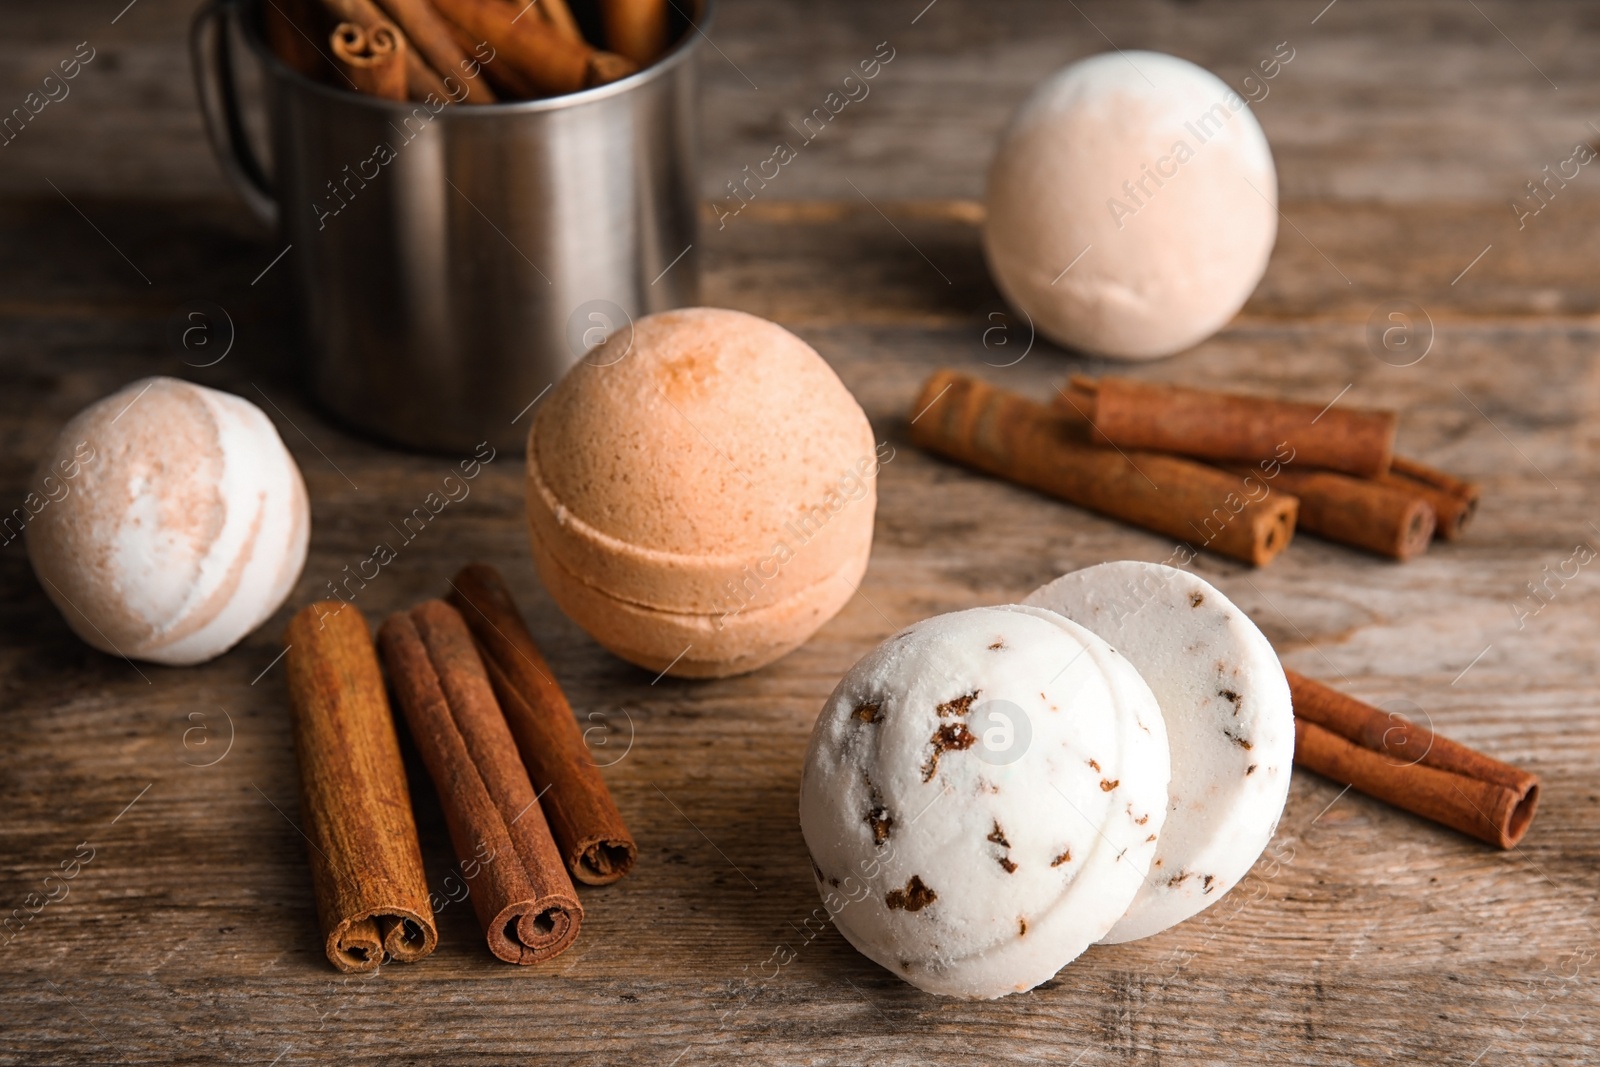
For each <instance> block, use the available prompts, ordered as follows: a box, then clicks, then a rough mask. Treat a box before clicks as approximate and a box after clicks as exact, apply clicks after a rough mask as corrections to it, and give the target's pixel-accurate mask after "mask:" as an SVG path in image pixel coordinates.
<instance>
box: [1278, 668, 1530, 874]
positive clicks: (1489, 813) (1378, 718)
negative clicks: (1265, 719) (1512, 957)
mask: <svg viewBox="0 0 1600 1067" xmlns="http://www.w3.org/2000/svg"><path fill="white" fill-rule="evenodd" d="M1284 673H1285V674H1286V675H1287V676H1288V679H1289V694H1290V696H1291V698H1292V699H1293V701H1294V714H1295V756H1294V758H1295V762H1296V763H1298V764H1300V765H1301V766H1303V767H1306V768H1307V769H1309V770H1313V771H1316V772H1317V773H1318V774H1321V775H1323V776H1324V777H1327V778H1332V779H1333V780H1334V781H1336V782H1343V783H1345V784H1346V785H1349V786H1352V787H1353V788H1355V789H1359V790H1361V792H1363V793H1366V794H1368V795H1369V796H1374V797H1377V798H1378V799H1379V800H1383V801H1386V802H1388V803H1390V804H1393V805H1394V806H1395V807H1398V808H1402V809H1404V810H1406V811H1409V812H1412V813H1413V814H1416V815H1421V816H1423V817H1424V818H1427V819H1432V820H1433V821H1434V822H1439V823H1443V824H1444V825H1446V826H1449V827H1451V828H1452V829H1456V830H1460V831H1461V832H1462V833H1464V834H1469V835H1471V836H1472V837H1476V838H1478V839H1479V840H1480V841H1487V842H1488V843H1489V844H1491V845H1498V846H1499V847H1500V848H1513V847H1515V846H1516V844H1517V842H1518V841H1521V840H1522V836H1523V834H1525V833H1527V831H1528V826H1529V824H1530V823H1532V821H1533V815H1534V811H1535V809H1536V808H1537V807H1538V804H1539V778H1538V776H1537V775H1535V774H1531V773H1529V772H1527V771H1524V770H1522V769H1520V768H1518V767H1514V766H1512V765H1511V764H1509V763H1502V762H1501V761H1500V760H1497V759H1493V758H1491V757H1489V756H1486V755H1484V754H1483V753H1481V752H1478V751H1476V750H1474V749H1471V748H1468V747H1467V746H1466V745H1463V744H1460V743H1458V742H1455V741H1451V740H1450V739H1448V738H1445V737H1441V736H1440V735H1439V734H1437V733H1434V732H1432V731H1431V730H1429V729H1428V728H1427V727H1425V726H1422V725H1420V724H1418V723H1414V722H1411V721H1409V720H1407V719H1403V718H1401V717H1400V716H1398V715H1394V714H1391V713H1389V712H1385V711H1382V710H1380V709H1378V708H1374V707H1372V706H1371V705H1370V704H1365V703H1363V702H1361V701H1359V700H1357V699H1355V698H1354V697H1351V696H1346V695H1345V694H1343V693H1340V692H1338V691H1337V690H1334V689H1331V688H1329V687H1328V686H1325V685H1323V684H1322V683H1320V682H1316V681H1313V680H1311V679H1310V678H1307V677H1305V676H1304V675H1301V674H1297V673H1295V672H1294V671H1285V672H1284Z"/></svg>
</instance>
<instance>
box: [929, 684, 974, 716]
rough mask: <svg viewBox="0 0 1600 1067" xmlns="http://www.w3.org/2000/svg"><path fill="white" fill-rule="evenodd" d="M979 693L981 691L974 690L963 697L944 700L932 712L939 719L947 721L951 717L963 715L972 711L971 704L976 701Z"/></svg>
mask: <svg viewBox="0 0 1600 1067" xmlns="http://www.w3.org/2000/svg"><path fill="white" fill-rule="evenodd" d="M979 692H981V690H976V689H975V690H973V691H972V692H970V693H968V694H967V695H966V696H964V697H956V698H955V699H954V700H946V701H945V702H944V703H943V704H940V705H939V706H938V707H937V708H935V709H934V710H935V711H937V712H938V713H939V718H941V719H948V718H949V717H950V716H952V715H965V714H967V713H968V712H969V711H971V710H972V702H973V701H974V700H977V699H978V693H979Z"/></svg>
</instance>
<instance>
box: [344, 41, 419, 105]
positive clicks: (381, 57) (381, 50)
mask: <svg viewBox="0 0 1600 1067" xmlns="http://www.w3.org/2000/svg"><path fill="white" fill-rule="evenodd" d="M329 46H330V49H331V51H332V53H333V62H334V65H335V66H336V67H338V68H339V73H340V74H342V75H344V77H345V78H347V79H349V82H350V84H351V85H353V86H355V88H356V90H357V91H358V92H363V93H366V94H368V95H369V96H378V97H383V98H384V99H386V100H404V99H406V91H407V87H406V44H405V38H403V37H401V36H400V33H399V31H398V30H396V29H395V28H394V27H393V26H390V25H377V26H373V27H371V28H370V29H369V28H363V27H361V26H358V25H356V24H355V23H353V22H341V23H339V24H338V25H337V26H335V27H334V28H333V33H332V35H331V36H330V37H329Z"/></svg>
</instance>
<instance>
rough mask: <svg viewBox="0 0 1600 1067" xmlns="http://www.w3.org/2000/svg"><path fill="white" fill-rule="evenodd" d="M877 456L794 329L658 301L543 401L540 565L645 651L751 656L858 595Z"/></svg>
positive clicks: (535, 499) (533, 483)
mask: <svg viewBox="0 0 1600 1067" xmlns="http://www.w3.org/2000/svg"><path fill="white" fill-rule="evenodd" d="M878 463H879V458H878V455H877V451H876V449H875V447H874V444H873V436H872V427H871V425H870V424H869V423H868V422H867V417H866V415H865V414H863V413H862V411H861V406H860V405H859V404H857V403H856V401H855V398H854V397H852V396H851V395H850V391H849V390H848V389H846V388H845V387H844V383H843V382H841V381H839V378H838V376H837V375H836V374H834V373H833V370H832V368H830V367H829V366H828V364H827V363H826V362H825V361H824V360H823V358H822V357H821V356H819V355H817V353H816V351H815V350H814V349H813V348H812V347H811V346H810V345H808V344H806V343H805V342H804V341H802V340H800V338H798V337H796V336H795V335H794V334H792V333H790V332H789V331H788V330H785V329H784V328H783V327H781V326H779V325H777V324H775V323H771V322H768V321H767V320H765V319H761V318H757V317H756V316H754V315H746V314H744V313H743V312H738V311H725V310H721V309H717V308H688V309H684V310H680V311H668V312H663V313H661V314H657V315H651V316H649V317H648V318H644V319H640V320H639V321H638V322H637V323H635V324H633V325H632V326H631V327H624V328H623V330H622V331H619V332H618V333H615V334H613V335H612V336H611V337H610V338H608V339H607V340H606V342H605V343H604V344H603V345H602V346H600V347H598V348H596V349H595V350H593V351H591V352H590V353H589V355H588V356H586V357H585V358H584V359H583V361H581V362H579V363H578V364H576V365H575V366H574V367H573V368H572V370H570V371H568V372H567V375H566V376H565V377H564V378H563V379H562V380H561V382H560V384H558V385H557V386H556V387H555V389H554V390H552V391H551V393H550V396H549V397H548V398H547V399H546V400H544V401H543V402H542V403H541V404H540V406H539V412H538V415H537V416H536V418H535V419H534V423H533V428H532V430H531V431H530V432H529V435H528V485H527V503H528V521H529V526H530V533H531V543H532V548H533V559H534V563H535V565H536V566H537V568H538V570H539V576H540V578H541V580H542V581H543V582H544V585H545V588H546V589H547V590H548V591H549V593H550V596H551V598H552V599H553V600H555V602H556V604H557V605H558V606H559V607H560V608H561V609H562V610H563V611H565V612H566V613H567V615H568V616H569V617H571V618H572V620H573V621H574V622H576V623H577V624H578V625H579V626H581V627H583V629H585V630H586V631H588V633H589V635H590V636H591V637H593V638H594V639H595V640H596V641H598V642H599V643H600V644H601V645H603V646H605V647H606V648H608V649H610V650H611V651H612V652H614V653H616V654H617V655H618V656H621V657H622V658H623V659H625V660H628V661H629V662H631V663H635V664H637V665H639V666H641V667H644V668H646V669H647V670H650V671H668V672H669V673H671V674H673V675H677V676H681V677H723V676H726V675H731V674H739V673H742V672H745V671H751V670H755V669H756V668H758V667H761V666H764V665H765V664H767V663H770V662H772V661H773V660H775V659H777V658H778V657H780V656H782V655H784V654H785V653H787V652H789V651H791V650H792V649H794V648H796V647H798V646H799V645H800V644H802V643H803V642H804V641H805V640H806V638H808V637H810V636H811V635H812V634H813V633H815V632H816V630H817V628H818V627H820V626H821V625H822V624H823V623H824V622H826V621H828V619H830V618H832V617H833V615H834V614H835V613H836V612H837V611H838V610H839V609H840V608H841V607H843V606H844V604H845V602H846V601H848V600H849V599H850V597H851V596H852V595H854V593H855V589H856V586H857V585H858V584H859V583H860V581H861V576H862V574H863V573H864V572H865V570H866V566H867V555H868V553H869V552H870V551H871V548H872V524H873V513H874V511H875V509H876V506H877V489H876V485H877V483H876V474H877V468H878Z"/></svg>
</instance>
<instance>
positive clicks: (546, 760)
mask: <svg viewBox="0 0 1600 1067" xmlns="http://www.w3.org/2000/svg"><path fill="white" fill-rule="evenodd" d="M450 584H451V586H452V588H453V590H454V592H452V593H451V595H450V602H451V603H452V604H453V605H455V607H456V608H457V610H459V611H460V612H461V617H462V618H463V619H465V620H466V623H467V626H468V627H469V628H470V629H471V630H472V637H473V640H474V641H475V642H476V643H477V646H478V651H479V653H480V654H481V655H482V657H483V662H484V666H485V667H486V668H487V669H488V674H489V680H490V681H491V682H492V683H493V685H494V691H495V695H496V696H497V697H499V698H500V706H501V708H502V709H504V711H505V716H506V721H507V722H508V723H509V724H510V726H511V733H512V735H513V736H514V737H515V738H516V739H517V747H518V749H519V750H520V751H521V753H522V762H523V763H524V764H526V765H527V768H528V776H529V778H531V779H532V780H533V785H534V788H535V789H536V790H538V792H539V796H540V798H541V800H540V802H541V803H542V804H543V805H544V813H545V817H546V818H548V819H549V821H550V829H551V830H552V831H553V832H554V834H555V838H556V843H557V844H558V845H559V846H560V847H561V855H562V857H563V858H564V859H565V860H566V864H567V870H568V871H569V872H571V874H572V877H573V878H575V879H577V880H578V881H580V882H583V883H584V884H586V885H607V884H609V883H611V882H615V881H616V880H617V879H619V878H621V877H622V876H623V875H625V874H627V873H628V871H629V870H631V869H632V868H633V861H634V858H635V857H636V855H637V854H638V848H637V847H636V846H635V845H634V843H633V837H632V836H631V835H630V834H629V833H628V828H627V827H626V826H625V825H624V824H623V822H622V815H621V813H620V812H618V811H617V805H616V803H615V802H614V801H613V800H612V799H611V792H610V791H609V790H608V789H606V783H605V779H603V778H601V777H600V770H599V768H598V767H596V766H595V763H594V760H593V759H592V758H591V757H590V755H589V749H588V746H586V745H585V744H584V742H583V734H582V733H581V732H580V731H579V729H578V723H577V720H576V719H575V718H574V717H573V714H572V706H571V705H570V704H568V703H567V697H566V694H565V693H563V692H562V691H561V686H560V685H558V684H557V683H556V680H555V676H554V674H553V673H552V672H551V670H550V665H549V664H548V663H547V662H545V658H544V656H543V655H541V654H540V652H539V646H538V645H537V644H535V643H534V640H533V635H532V634H531V633H529V632H528V627H527V624H525V623H524V622H523V621H522V614H521V612H519V611H518V610H517V605H516V601H514V600H513V599H512V597H511V590H510V588H509V587H508V586H507V585H506V582H505V579H504V578H502V577H501V576H500V572H499V571H497V570H495V569H494V568H493V567H491V566H489V565H488V564H485V563H473V564H469V565H468V566H466V567H463V568H462V569H461V571H460V573H458V574H457V575H456V576H455V580H454V581H452V582H451V583H450Z"/></svg>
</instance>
